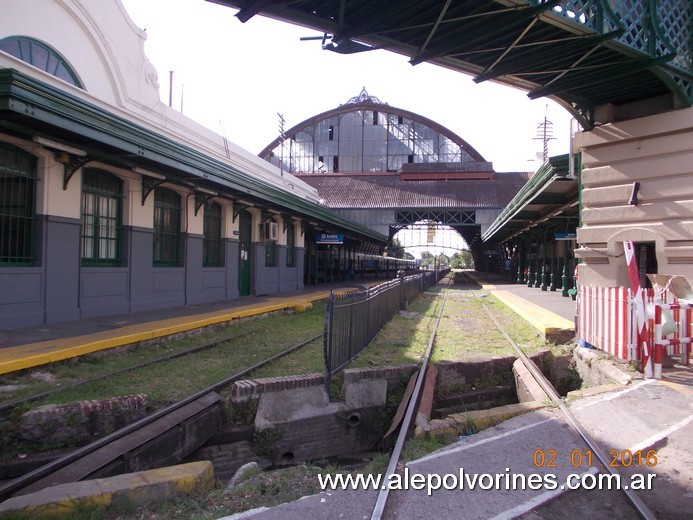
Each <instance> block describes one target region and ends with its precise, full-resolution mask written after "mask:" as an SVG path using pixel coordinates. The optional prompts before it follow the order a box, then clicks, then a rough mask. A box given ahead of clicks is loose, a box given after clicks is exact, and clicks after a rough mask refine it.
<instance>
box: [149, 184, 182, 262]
mask: <svg viewBox="0 0 693 520" xmlns="http://www.w3.org/2000/svg"><path fill="white" fill-rule="evenodd" d="M180 215H181V202H180V195H179V194H178V193H176V192H175V191H173V190H169V189H167V188H156V189H155V190H154V266H155V267H178V266H180V260H181V258H180V256H181V243H180V241H181V236H180Z"/></svg>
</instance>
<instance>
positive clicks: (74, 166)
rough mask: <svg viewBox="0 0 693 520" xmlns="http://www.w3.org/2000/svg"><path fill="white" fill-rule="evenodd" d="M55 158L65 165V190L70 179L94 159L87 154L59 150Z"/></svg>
mask: <svg viewBox="0 0 693 520" xmlns="http://www.w3.org/2000/svg"><path fill="white" fill-rule="evenodd" d="M55 160H56V161H58V162H59V163H61V164H62V165H63V168H64V170H63V191H64V190H66V189H67V185H68V184H69V182H70V179H71V178H72V176H73V175H74V174H75V172H76V171H77V170H79V169H80V168H81V167H82V166H84V165H85V164H87V163H88V162H91V161H92V160H93V159H92V158H91V157H87V156H79V155H72V154H69V153H67V152H57V153H56V154H55Z"/></svg>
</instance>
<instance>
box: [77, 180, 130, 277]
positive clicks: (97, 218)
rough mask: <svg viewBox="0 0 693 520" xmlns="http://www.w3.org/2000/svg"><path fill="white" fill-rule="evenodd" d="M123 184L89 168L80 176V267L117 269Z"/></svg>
mask: <svg viewBox="0 0 693 520" xmlns="http://www.w3.org/2000/svg"><path fill="white" fill-rule="evenodd" d="M122 207H123V183H122V181H121V180H120V179H119V178H118V177H116V176H115V175H112V174H110V173H108V172H105V171H102V170H97V169H94V168H89V169H85V170H84V174H83V176H82V265H83V266H99V265H110V266H115V265H120V263H121V255H120V250H121V248H120V232H121V225H122V220H121V218H122V217H121V214H122Z"/></svg>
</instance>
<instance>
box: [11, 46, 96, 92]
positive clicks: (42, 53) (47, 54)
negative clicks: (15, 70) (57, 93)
mask: <svg viewBox="0 0 693 520" xmlns="http://www.w3.org/2000/svg"><path fill="white" fill-rule="evenodd" d="M0 51H5V52H6V53H7V54H11V55H12V56H14V57H15V58H19V59H20V60H22V61H25V62H27V63H29V64H30V65H33V66H34V67H36V68H38V69H41V70H43V71H45V72H47V73H48V74H52V75H53V76H55V77H56V78H60V79H62V80H63V81H67V82H68V83H71V84H73V85H74V86H76V87H79V88H82V89H83V88H84V87H83V86H82V83H81V82H80V81H79V79H78V78H77V74H75V71H74V70H73V69H72V67H71V66H70V64H69V63H68V61H67V60H66V59H65V58H63V57H62V56H61V55H60V54H59V53H58V51H56V50H55V49H53V48H52V47H50V46H49V45H46V44H45V43H43V42H40V41H38V40H34V39H33V38H27V37H26V36H8V37H7V38H3V39H2V40H0Z"/></svg>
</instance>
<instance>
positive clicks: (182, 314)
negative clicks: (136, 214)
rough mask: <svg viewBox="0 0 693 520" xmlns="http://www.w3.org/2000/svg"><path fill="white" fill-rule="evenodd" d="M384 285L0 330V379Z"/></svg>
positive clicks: (343, 285) (316, 289)
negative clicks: (69, 360)
mask: <svg viewBox="0 0 693 520" xmlns="http://www.w3.org/2000/svg"><path fill="white" fill-rule="evenodd" d="M382 281H383V279H381V280H373V279H364V280H358V281H351V282H340V283H333V284H321V285H318V286H313V287H310V288H308V289H306V290H303V291H294V292H283V293H279V294H270V295H266V296H247V297H242V298H240V299H238V300H234V301H227V302H219V303H210V304H202V305H189V306H185V307H174V308H170V309H158V310H152V311H143V312H137V313H128V314H118V315H113V316H102V317H98V318H92V319H85V320H79V321H71V322H63V323H55V324H50V325H42V326H39V327H23V328H17V329H12V330H8V329H5V330H1V331H0V375H1V374H6V373H9V372H14V371H17V370H23V369H27V368H32V367H36V366H40V365H46V364H48V363H53V362H56V361H61V360H63V359H68V358H71V357H76V356H81V355H84V354H90V353H92V352H97V351H100V350H104V349H108V348H113V347H119V346H124V345H130V344H133V343H137V342H140V341H146V340H151V339H156V338H160V337H163V336H168V335H171V334H177V333H184V332H187V331H191V330H194V329H198V328H201V327H207V326H210V325H216V324H220V323H224V322H228V321H231V320H234V319H239V318H247V317H250V316H256V315H260V314H265V313H270V312H275V311H281V310H285V309H300V308H305V306H307V305H308V304H310V303H313V302H315V301H319V300H324V299H327V298H328V297H329V294H330V290H335V291H348V290H350V289H352V290H354V289H361V288H363V287H366V286H368V285H370V284H373V283H381V282H382Z"/></svg>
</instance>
